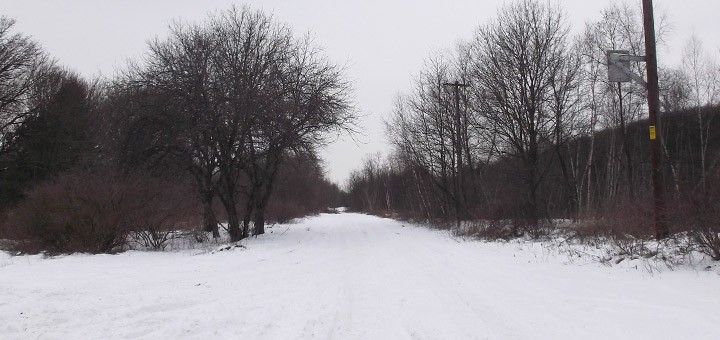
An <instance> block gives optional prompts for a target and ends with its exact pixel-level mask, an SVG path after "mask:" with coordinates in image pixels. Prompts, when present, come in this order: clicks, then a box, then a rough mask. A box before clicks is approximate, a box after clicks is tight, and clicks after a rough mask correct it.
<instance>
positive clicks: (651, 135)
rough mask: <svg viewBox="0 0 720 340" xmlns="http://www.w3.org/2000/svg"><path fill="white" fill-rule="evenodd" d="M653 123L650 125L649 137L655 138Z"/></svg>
mask: <svg viewBox="0 0 720 340" xmlns="http://www.w3.org/2000/svg"><path fill="white" fill-rule="evenodd" d="M655 136H656V135H655V125H650V139H655Z"/></svg>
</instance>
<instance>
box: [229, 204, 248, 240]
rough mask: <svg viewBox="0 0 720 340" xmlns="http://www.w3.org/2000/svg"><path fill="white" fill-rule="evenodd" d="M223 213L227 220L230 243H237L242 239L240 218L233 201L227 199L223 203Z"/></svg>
mask: <svg viewBox="0 0 720 340" xmlns="http://www.w3.org/2000/svg"><path fill="white" fill-rule="evenodd" d="M224 205H225V212H226V213H227V218H228V233H229V234H230V242H237V241H240V240H242V239H243V238H244V236H243V234H242V233H241V232H240V217H239V216H238V215H239V214H238V211H237V208H236V206H235V200H234V199H229V200H227V201H225V204H224Z"/></svg>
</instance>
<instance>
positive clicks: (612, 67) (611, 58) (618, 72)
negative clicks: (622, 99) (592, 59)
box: [607, 50, 632, 83]
mask: <svg viewBox="0 0 720 340" xmlns="http://www.w3.org/2000/svg"><path fill="white" fill-rule="evenodd" d="M628 53H629V52H628V51H623V50H608V51H607V65H608V80H609V81H611V82H621V83H627V82H630V81H632V76H631V75H630V74H629V73H628V72H627V71H626V70H629V69H630V61H629V60H627V59H625V58H620V56H623V55H628Z"/></svg>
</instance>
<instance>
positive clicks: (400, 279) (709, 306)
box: [0, 213, 720, 339]
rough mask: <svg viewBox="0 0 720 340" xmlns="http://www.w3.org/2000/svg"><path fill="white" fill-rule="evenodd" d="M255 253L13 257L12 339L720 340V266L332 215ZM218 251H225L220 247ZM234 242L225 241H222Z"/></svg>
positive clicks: (252, 244)
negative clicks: (614, 256)
mask: <svg viewBox="0 0 720 340" xmlns="http://www.w3.org/2000/svg"><path fill="white" fill-rule="evenodd" d="M270 231H272V233H268V234H266V235H264V236H262V237H258V238H251V239H249V240H247V241H246V242H244V243H243V244H242V245H243V246H244V247H225V246H218V245H214V246H213V247H211V248H208V251H199V250H198V249H194V250H183V251H175V252H138V251H132V252H126V253H122V254H119V255H94V256H93V255H82V254H80V255H78V254H76V255H68V256H61V257H55V258H43V257H42V256H15V257H11V256H9V255H8V254H7V253H3V252H0V338H2V339H36V338H37V339H129V338H136V339H155V338H166V339H208V338H215V339H239V338H245V339H315V338H320V339H717V337H718V332H720V313H717V306H719V305H720V275H718V273H717V272H716V271H702V270H699V271H696V270H692V269H688V268H676V270H664V271H661V272H659V273H658V272H653V273H650V272H648V271H644V270H639V269H638V270H636V269H631V268H627V267H623V266H614V267H610V266H604V265H601V264H599V263H590V264H587V265H579V264H577V263H569V261H568V258H567V255H563V254H559V253H553V252H552V251H548V250H547V249H546V248H544V247H542V246H539V245H538V244H521V243H485V242H465V241H458V240H456V239H454V238H452V237H451V236H449V235H447V234H445V233H442V232H439V231H433V230H428V229H426V228H420V227H415V226H412V225H410V224H407V223H403V222H397V221H393V220H389V219H382V218H378V217H373V216H367V215H360V214H350V213H343V214H323V215H320V216H318V217H313V218H308V219H305V220H303V221H300V222H298V223H295V224H289V225H277V226H275V227H273V228H272V229H270ZM211 250H214V251H211ZM220 250H222V251H220Z"/></svg>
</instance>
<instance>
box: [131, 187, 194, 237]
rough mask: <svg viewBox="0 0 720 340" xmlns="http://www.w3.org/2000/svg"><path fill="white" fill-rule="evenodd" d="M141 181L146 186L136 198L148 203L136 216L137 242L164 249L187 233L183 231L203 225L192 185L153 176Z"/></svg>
mask: <svg viewBox="0 0 720 340" xmlns="http://www.w3.org/2000/svg"><path fill="white" fill-rule="evenodd" d="M138 180H139V181H141V182H142V183H144V185H143V186H142V187H140V188H139V189H140V191H139V192H137V193H135V197H136V198H137V199H138V200H140V201H142V202H145V204H144V208H143V209H139V210H137V211H136V212H135V216H134V217H133V221H134V222H133V223H134V226H132V235H133V240H134V241H135V242H136V243H139V244H140V245H142V246H143V247H145V248H147V249H152V250H164V249H165V248H166V247H167V245H168V242H169V241H170V240H173V239H175V238H180V237H184V236H186V234H187V233H184V232H183V231H194V230H196V229H197V228H195V227H196V226H199V225H201V222H202V221H201V219H200V218H199V217H198V216H199V214H198V213H197V210H198V209H197V208H198V206H199V202H197V201H196V200H194V199H192V197H193V192H192V191H191V190H192V189H191V186H189V185H182V184H177V183H169V182H167V181H161V180H158V179H153V178H141V179H138ZM203 234H204V233H203Z"/></svg>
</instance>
